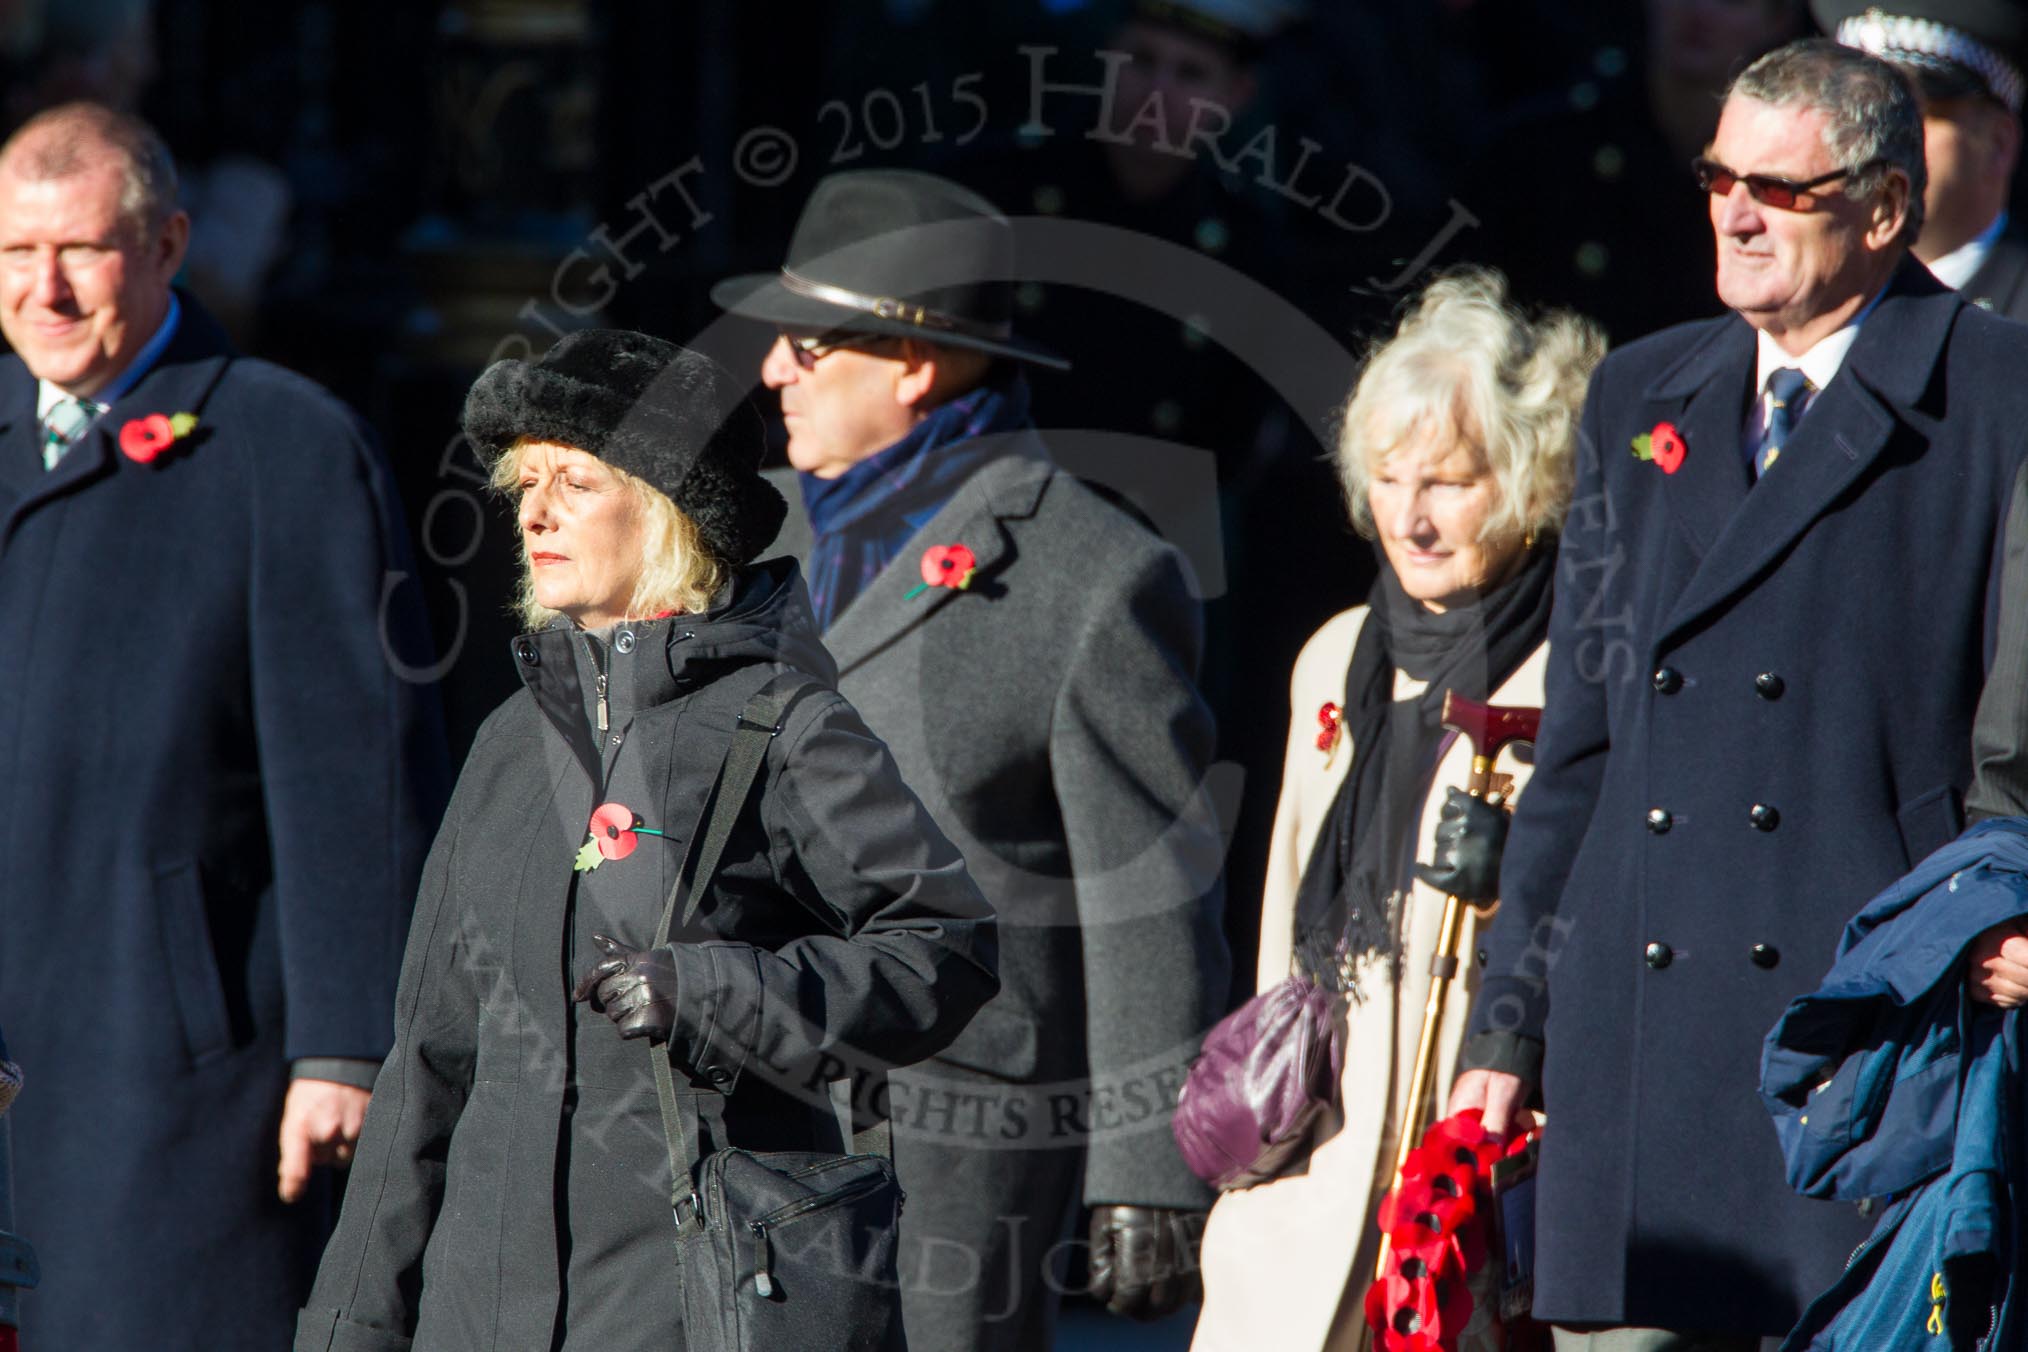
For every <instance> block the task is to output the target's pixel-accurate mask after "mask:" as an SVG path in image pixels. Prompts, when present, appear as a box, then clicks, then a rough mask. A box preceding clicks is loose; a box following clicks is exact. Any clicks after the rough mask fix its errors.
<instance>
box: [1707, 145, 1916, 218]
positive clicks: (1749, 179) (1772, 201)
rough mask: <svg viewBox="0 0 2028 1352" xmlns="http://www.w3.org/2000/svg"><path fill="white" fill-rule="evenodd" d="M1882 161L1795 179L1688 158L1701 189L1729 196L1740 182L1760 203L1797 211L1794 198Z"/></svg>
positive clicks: (1875, 166)
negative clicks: (1744, 170)
mask: <svg viewBox="0 0 2028 1352" xmlns="http://www.w3.org/2000/svg"><path fill="white" fill-rule="evenodd" d="M1884 163H1886V161H1884V160H1868V161H1866V163H1864V164H1862V165H1860V166H1859V167H1858V168H1857V169H1833V170H1832V171H1831V172H1830V173H1828V174H1819V175H1817V176H1816V177H1815V178H1812V179H1805V180H1804V181H1803V182H1800V183H1798V182H1797V181H1796V180H1795V179H1792V178H1777V177H1775V176H1774V175H1773V174H1742V173H1740V172H1739V171H1737V170H1735V169H1728V168H1726V167H1725V166H1724V165H1722V164H1720V163H1719V162H1718V161H1717V160H1712V159H1706V158H1704V157H1703V156H1701V155H1700V156H1698V157H1697V158H1696V159H1694V160H1692V161H1690V172H1692V173H1693V174H1695V175H1697V186H1698V187H1699V188H1702V189H1703V190H1704V191H1705V192H1708V193H1714V194H1716V195H1717V196H1719V197H1729V196H1731V194H1732V185H1733V184H1735V183H1744V184H1745V185H1746V191H1747V194H1748V195H1749V196H1751V197H1752V198H1753V200H1754V201H1756V202H1759V203H1760V204H1761V205H1763V206H1770V207H1779V208H1781V209H1782V210H1783V211H1797V210H1801V209H1802V208H1799V207H1798V206H1797V202H1798V201H1799V200H1800V199H1801V198H1803V197H1804V196H1805V195H1807V194H1809V193H1812V192H1815V191H1816V190H1817V189H1818V188H1821V187H1823V186H1824V185H1825V184H1827V183H1835V182H1836V181H1837V180H1839V179H1841V178H1847V177H1850V176H1851V175H1853V174H1863V173H1865V172H1866V171H1867V170H1868V169H1873V168H1877V167H1878V166H1879V165H1881V164H1884Z"/></svg>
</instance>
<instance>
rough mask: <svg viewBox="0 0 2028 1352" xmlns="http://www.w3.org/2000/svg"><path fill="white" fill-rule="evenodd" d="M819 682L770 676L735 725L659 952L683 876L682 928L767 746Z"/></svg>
mask: <svg viewBox="0 0 2028 1352" xmlns="http://www.w3.org/2000/svg"><path fill="white" fill-rule="evenodd" d="M814 684H815V682H813V681H811V680H810V679H809V678H808V677H806V676H804V675H802V674H801V673H800V672H793V671H784V672H778V673H776V674H775V675H774V676H772V677H770V678H769V679H768V680H767V682H766V683H765V684H763V685H762V686H761V688H760V689H759V690H756V691H755V692H754V693H753V695H752V697H751V698H749V699H748V700H747V702H746V707H745V708H743V709H741V710H740V711H739V717H738V718H737V719H736V720H734V722H733V725H732V741H731V742H730V743H729V744H728V745H727V746H726V748H725V759H724V760H723V761H721V762H720V763H719V766H718V779H717V782H716V783H714V784H713V785H712V787H711V793H710V796H709V798H708V800H707V805H706V807H705V813H706V816H705V824H704V832H703V834H702V835H701V836H699V837H697V839H696V843H695V845H694V846H693V847H692V851H693V852H692V854H691V860H692V863H690V864H688V865H686V866H685V867H683V868H681V869H678V870H677V873H676V884H675V886H673V887H671V888H670V889H669V900H668V901H667V902H666V903H665V904H664V905H663V907H662V919H661V922H660V923H659V924H657V925H656V926H655V943H654V946H655V947H656V948H660V947H661V946H662V945H663V944H666V943H668V942H669V935H670V932H671V930H672V929H674V928H675V920H676V907H677V903H678V902H679V901H681V900H682V898H683V884H684V879H685V877H688V878H690V879H691V883H690V898H689V900H688V902H686V903H684V905H683V924H685V925H688V924H689V923H690V922H691V921H692V920H695V919H696V918H697V908H698V907H700V906H702V905H703V904H704V894H705V893H706V892H708V891H709V890H710V888H711V880H712V879H713V878H715V877H716V876H717V875H718V858H719V856H720V855H722V854H724V853H725V842H726V841H728V840H730V839H731V838H732V828H733V827H734V826H735V825H737V824H738V822H739V814H740V811H741V809H742V808H744V807H745V806H746V800H747V797H748V796H749V795H750V794H752V792H753V784H754V781H755V780H756V779H758V778H760V769H761V766H762V764H763V763H765V762H766V760H767V755H768V743H769V742H771V741H773V740H774V739H775V738H776V736H778V735H779V734H780V733H781V730H782V728H783V727H784V726H785V724H786V722H787V719H788V712H789V706H790V705H791V704H794V703H795V702H796V698H797V697H798V696H799V695H801V694H802V693H803V692H804V691H805V690H807V689H809V688H811V686H813V685H814Z"/></svg>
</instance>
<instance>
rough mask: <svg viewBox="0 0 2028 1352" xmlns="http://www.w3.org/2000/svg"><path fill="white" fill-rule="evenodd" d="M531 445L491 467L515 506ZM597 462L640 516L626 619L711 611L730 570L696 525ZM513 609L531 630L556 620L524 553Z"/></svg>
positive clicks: (649, 488) (638, 483) (516, 446)
mask: <svg viewBox="0 0 2028 1352" xmlns="http://www.w3.org/2000/svg"><path fill="white" fill-rule="evenodd" d="M531 444H532V443H531V441H530V439H529V438H527V437H522V438H520V439H518V440H516V441H515V442H514V443H513V444H512V445H511V446H509V447H508V448H507V449H506V450H505V451H503V452H501V454H500V458H499V459H498V460H496V461H494V462H493V475H492V485H493V489H494V491H495V492H497V493H499V494H500V495H501V496H503V497H505V498H507V499H508V500H509V501H514V502H518V501H520V498H521V454H522V452H523V451H524V450H526V449H527V448H528V446H529V445H531ZM600 463H601V464H603V465H604V466H605V467H606V470H607V472H608V473H610V474H612V475H613V477H615V478H617V479H618V480H619V481H620V483H621V484H622V485H624V486H625V488H626V490H627V491H628V492H629V493H631V494H633V496H634V502H635V505H636V506H637V507H638V508H639V509H640V513H641V576H640V578H639V579H638V580H637V581H636V582H635V584H634V594H633V596H632V597H631V598H630V599H629V600H628V602H627V614H628V615H630V616H633V617H636V618H643V617H646V616H649V615H660V614H661V613H663V612H664V611H670V610H673V611H676V612H678V613H679V614H695V613H696V612H698V611H701V610H708V609H710V608H711V602H712V600H713V599H714V598H715V597H717V595H718V592H719V589H720V588H721V587H723V586H724V585H725V580H726V577H727V575H728V573H729V572H730V570H729V569H728V568H727V567H726V565H725V561H724V560H722V559H720V558H719V557H718V556H717V555H716V554H714V553H712V551H711V547H710V546H709V545H707V544H706V543H705V542H704V534H703V532H702V531H700V530H698V529H697V523H696V522H695V521H692V520H691V519H690V518H689V517H688V516H686V515H685V514H684V513H683V511H682V509H680V508H679V507H677V505H676V504H675V503H673V502H671V501H670V500H669V496H668V495H667V494H666V493H664V492H662V490H661V489H659V488H656V487H655V486H654V485H652V484H650V483H649V482H648V481H647V480H646V479H642V478H638V477H636V476H635V475H632V474H629V473H627V472H626V471H625V470H623V469H621V468H620V467H619V466H618V465H615V464H613V463H612V462H610V461H600ZM514 608H515V612H516V613H517V614H518V615H520V617H521V620H522V622H523V623H524V624H526V625H527V626H528V627H529V628H531V629H541V628H544V627H546V626H547V625H549V624H550V623H551V622H552V621H554V620H555V619H556V618H557V612H556V611H554V610H551V609H549V608H548V607H547V606H544V605H541V604H539V603H538V602H537V601H536V599H535V570H534V569H533V567H531V566H530V564H529V562H528V559H527V557H526V555H525V554H524V555H523V557H522V560H521V587H520V590H519V594H518V595H517V596H516V597H515V601H514Z"/></svg>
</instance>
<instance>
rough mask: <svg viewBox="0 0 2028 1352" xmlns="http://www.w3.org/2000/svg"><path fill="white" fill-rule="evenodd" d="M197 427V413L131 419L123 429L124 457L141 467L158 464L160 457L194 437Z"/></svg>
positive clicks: (121, 450)
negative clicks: (191, 434)
mask: <svg viewBox="0 0 2028 1352" xmlns="http://www.w3.org/2000/svg"><path fill="white" fill-rule="evenodd" d="M196 427H197V415H196V414H195V413H175V414H170V413H150V414H149V415H148V416H147V417H145V418H129V419H127V421H126V422H125V423H123V424H121V426H120V454H122V455H124V456H126V457H127V459H129V460H131V461H133V462H134V463H135V464H137V465H146V464H151V463H153V462H154V459H155V457H156V456H158V455H160V454H162V452H164V451H166V450H168V449H169V448H170V447H171V446H174V445H175V444H176V443H177V442H179V441H181V440H183V438H185V437H187V436H189V435H190V433H191V432H192V431H193V430H194V429H195V428H196Z"/></svg>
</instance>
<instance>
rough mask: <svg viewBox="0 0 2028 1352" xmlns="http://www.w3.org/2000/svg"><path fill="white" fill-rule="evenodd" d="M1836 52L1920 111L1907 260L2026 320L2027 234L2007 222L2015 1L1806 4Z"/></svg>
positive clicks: (2023, 18)
mask: <svg viewBox="0 0 2028 1352" xmlns="http://www.w3.org/2000/svg"><path fill="white" fill-rule="evenodd" d="M1811 8H1812V9H1813V10H1814V12H1815V14H1816V17H1817V22H1818V23H1820V24H1822V25H1823V27H1824V31H1825V32H1827V33H1830V34H1832V35H1834V36H1835V37H1836V38H1837V39H1838V41H1840V42H1842V43H1844V44H1845V45H1846V46H1848V47H1857V48H1859V49H1860V50H1861V51H1864V52H1869V53H1871V54H1872V55H1874V56H1878V57H1882V58H1884V59H1885V60H1887V61H1890V62H1892V63H1894V65H1895V66H1897V67H1899V68H1900V69H1901V71H1902V72H1903V73H1904V74H1906V75H1907V76H1908V78H1909V83H1910V84H1912V85H1913V86H1914V87H1915V91H1916V96H1917V98H1918V99H1919V100H1920V102H1921V104H1922V120H1923V154H1924V158H1925V159H1926V160H1927V162H1928V167H1929V187H1928V190H1927V191H1926V192H1925V193H1924V198H1923V208H1924V219H1923V225H1922V237H1921V238H1920V239H1918V240H1917V241H1916V244H1915V256H1916V257H1917V258H1920V259H1921V260H1922V261H1923V262H1924V263H1926V264H1928V265H1929V270H1930V271H1931V272H1934V273H1935V274H1936V275H1937V277H1938V278H1939V279H1940V280H1942V281H1943V282H1944V283H1945V284H1946V285H1949V286H1954V287H1956V288H1957V289H1958V290H1960V291H1962V292H1963V293H1964V294H1965V296H1966V297H1967V298H1968V299H1970V300H1972V301H1974V302H1976V303H1977V304H1979V305H1982V306H1984V307H1985V308H1987V309H1989V310H1995V311H1998V312H1999V313H2001V314H2004V315H2007V316H2008V317H2009V318H2013V319H2028V230H2024V229H2022V228H2020V227H2019V226H2017V225H2015V224H2014V223H2013V222H2012V221H2011V220H2010V219H2009V218H2008V214H2007V202H2008V198H2009V195H2010V191H2011V188H2012V184H2013V179H2014V167H2015V165H2016V163H2017V162H2018V160H2019V158H2020V151H2021V102H2022V97H2023V94H2024V92H2028V79H2024V76H2023V71H2024V69H2028V5H2024V4H2022V3H2021V0H1890V2H1889V3H1886V4H1873V3H1868V0H1812V5H1811Z"/></svg>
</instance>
